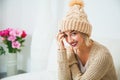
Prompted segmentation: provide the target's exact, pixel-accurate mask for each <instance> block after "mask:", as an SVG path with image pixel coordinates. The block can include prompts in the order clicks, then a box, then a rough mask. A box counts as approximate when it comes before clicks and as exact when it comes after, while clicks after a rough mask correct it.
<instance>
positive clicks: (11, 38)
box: [8, 35, 16, 42]
mask: <svg viewBox="0 0 120 80" xmlns="http://www.w3.org/2000/svg"><path fill="white" fill-rule="evenodd" d="M15 39H16V36H13V35H11V36H9V37H8V40H9V41H12V42H13V41H15Z"/></svg>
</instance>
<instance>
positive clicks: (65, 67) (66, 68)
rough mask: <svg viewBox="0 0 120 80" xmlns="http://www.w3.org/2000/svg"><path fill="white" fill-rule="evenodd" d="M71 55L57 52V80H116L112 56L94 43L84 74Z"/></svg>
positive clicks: (67, 52) (63, 51) (66, 52)
mask: <svg viewBox="0 0 120 80" xmlns="http://www.w3.org/2000/svg"><path fill="white" fill-rule="evenodd" d="M71 53H72V52H70V51H66V50H58V80H117V76H116V72H115V67H114V63H113V59H112V56H111V54H110V52H109V51H108V49H107V48H106V47H104V46H103V45H101V44H99V43H97V42H94V44H93V46H92V48H91V51H90V56H89V59H88V67H87V69H86V72H85V73H84V74H82V73H81V71H80V69H79V67H78V61H77V60H76V58H75V56H74V54H71Z"/></svg>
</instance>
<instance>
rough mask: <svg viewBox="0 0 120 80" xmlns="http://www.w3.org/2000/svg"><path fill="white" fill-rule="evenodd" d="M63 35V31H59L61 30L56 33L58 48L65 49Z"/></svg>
mask: <svg viewBox="0 0 120 80" xmlns="http://www.w3.org/2000/svg"><path fill="white" fill-rule="evenodd" d="M64 35H65V34H64V32H61V31H59V33H58V34H57V44H58V48H59V49H65V46H64V42H63V39H64Z"/></svg>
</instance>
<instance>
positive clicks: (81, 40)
mask: <svg viewBox="0 0 120 80" xmlns="http://www.w3.org/2000/svg"><path fill="white" fill-rule="evenodd" d="M75 40H76V41H78V42H79V43H83V38H82V37H81V36H76V37H75Z"/></svg>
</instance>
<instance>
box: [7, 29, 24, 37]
mask: <svg viewBox="0 0 120 80" xmlns="http://www.w3.org/2000/svg"><path fill="white" fill-rule="evenodd" d="M9 34H10V35H13V36H19V37H20V36H21V35H22V31H21V30H17V29H13V30H11V31H10V33H9Z"/></svg>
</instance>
